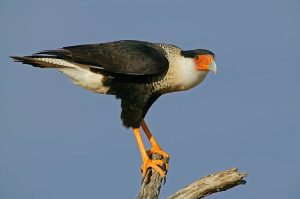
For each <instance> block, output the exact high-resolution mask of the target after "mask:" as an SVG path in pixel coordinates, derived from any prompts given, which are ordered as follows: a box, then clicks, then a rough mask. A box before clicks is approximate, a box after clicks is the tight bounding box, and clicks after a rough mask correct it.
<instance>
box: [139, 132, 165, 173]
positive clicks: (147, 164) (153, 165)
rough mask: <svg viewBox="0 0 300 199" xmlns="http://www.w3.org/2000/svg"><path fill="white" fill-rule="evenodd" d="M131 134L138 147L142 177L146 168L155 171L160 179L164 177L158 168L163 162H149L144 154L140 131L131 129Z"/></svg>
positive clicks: (145, 153)
mask: <svg viewBox="0 0 300 199" xmlns="http://www.w3.org/2000/svg"><path fill="white" fill-rule="evenodd" d="M133 133H134V136H135V139H136V141H137V144H138V147H139V149H140V152H141V156H142V160H143V164H142V167H141V170H142V176H143V177H145V176H146V173H147V170H148V168H150V167H151V168H152V169H154V170H155V171H157V172H158V173H159V174H160V175H161V176H162V177H165V176H166V174H165V172H164V171H163V170H162V169H161V168H160V167H159V166H162V165H163V164H164V161H163V160H151V159H150V158H149V156H148V154H147V152H146V149H145V145H144V143H143V139H142V135H141V131H140V129H139V128H133Z"/></svg>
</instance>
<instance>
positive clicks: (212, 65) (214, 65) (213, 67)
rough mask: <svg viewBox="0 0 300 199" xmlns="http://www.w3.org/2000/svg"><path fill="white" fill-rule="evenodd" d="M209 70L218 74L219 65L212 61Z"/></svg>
mask: <svg viewBox="0 0 300 199" xmlns="http://www.w3.org/2000/svg"><path fill="white" fill-rule="evenodd" d="M208 70H210V71H211V72H213V73H215V74H217V65H216V62H215V61H212V62H211V63H210V64H209V66H208Z"/></svg>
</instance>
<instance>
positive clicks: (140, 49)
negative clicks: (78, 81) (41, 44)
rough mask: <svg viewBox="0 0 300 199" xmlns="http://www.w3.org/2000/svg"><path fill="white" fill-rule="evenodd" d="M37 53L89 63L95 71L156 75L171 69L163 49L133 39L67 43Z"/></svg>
mask: <svg viewBox="0 0 300 199" xmlns="http://www.w3.org/2000/svg"><path fill="white" fill-rule="evenodd" d="M38 54H47V55H52V56H56V57H57V58H61V59H65V60H70V61H73V62H76V63H80V64H87V65H90V67H91V69H92V71H94V72H97V71H99V72H101V71H104V72H107V73H116V74H126V75H153V74H160V73H164V72H166V71H167V70H168V68H169V62H168V59H167V58H166V55H165V52H164V50H163V49H162V48H160V47H159V46H157V45H154V44H152V43H149V42H142V41H133V40H123V41H115V42H108V43H100V44H87V45H78V46H68V47H64V48H62V49H59V50H50V51H42V52H40V53H38Z"/></svg>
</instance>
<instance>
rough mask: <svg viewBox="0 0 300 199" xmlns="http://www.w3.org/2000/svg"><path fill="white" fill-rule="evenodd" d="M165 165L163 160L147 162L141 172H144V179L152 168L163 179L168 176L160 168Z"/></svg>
mask: <svg viewBox="0 0 300 199" xmlns="http://www.w3.org/2000/svg"><path fill="white" fill-rule="evenodd" d="M164 164H166V163H165V162H164V161H163V160H151V159H149V160H147V161H145V162H144V163H143V165H142V167H141V171H142V177H143V178H144V177H145V176H146V174H147V170H148V169H149V168H152V169H153V170H155V171H156V172H158V173H159V174H160V175H161V176H162V177H165V176H166V172H165V171H163V170H162V168H160V167H159V166H163V165H164Z"/></svg>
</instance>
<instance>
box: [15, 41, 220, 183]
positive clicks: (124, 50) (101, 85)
mask: <svg viewBox="0 0 300 199" xmlns="http://www.w3.org/2000/svg"><path fill="white" fill-rule="evenodd" d="M11 58H12V59H13V60H14V61H16V62H21V63H23V64H29V65H32V66H34V67H39V68H53V69H57V70H58V71H60V72H61V73H63V74H64V75H66V76H67V77H69V78H70V80H71V81H72V82H73V83H74V84H76V85H78V86H81V87H83V88H85V89H86V90H88V91H91V92H94V93H98V94H106V95H114V96H115V97H116V98H117V99H120V100H121V120H122V122H123V125H124V126H125V127H126V128H131V129H132V131H133V134H134V136H135V139H136V142H137V145H138V148H139V151H140V154H141V158H142V166H141V172H142V177H145V175H146V173H147V171H148V169H150V168H152V169H153V170H155V171H156V172H158V173H159V174H160V176H162V177H165V176H166V173H167V170H168V163H167V162H166V161H164V160H165V159H168V158H169V157H170V156H169V154H168V153H167V152H166V151H164V150H163V149H162V147H161V146H160V145H159V144H158V142H157V140H156V139H155V138H154V136H153V135H152V133H151V132H150V130H149V127H148V126H147V124H146V122H145V120H144V118H145V116H146V114H147V112H148V110H149V108H150V107H151V106H152V104H153V103H154V102H155V101H156V100H157V99H158V98H159V97H160V96H162V95H164V94H167V93H172V92H178V91H185V90H189V89H191V88H193V87H195V86H197V85H199V84H200V83H201V82H202V81H203V80H204V79H205V77H206V76H207V74H208V73H209V72H213V73H215V74H216V72H217V66H216V62H215V54H214V53H213V52H211V51H210V50H206V49H195V50H183V49H181V48H180V47H177V46H176V45H173V44H167V43H154V42H146V41H138V40H119V41H112V42H105V43H96V44H84V45H74V46H67V47H62V48H59V49H55V50H44V51H40V52H37V53H34V54H32V55H29V56H11ZM141 129H142V130H143V131H144V133H145V135H146V137H147V139H148V141H149V142H150V145H151V148H150V150H146V148H145V145H144V141H143V139H142V134H141V132H142V131H141ZM152 154H159V155H161V156H162V157H163V159H161V160H156V159H152V158H151V157H152ZM163 165H165V169H162V166H163Z"/></svg>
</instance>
